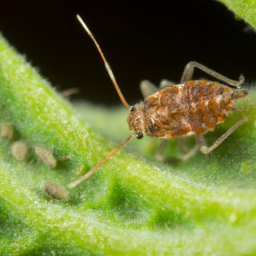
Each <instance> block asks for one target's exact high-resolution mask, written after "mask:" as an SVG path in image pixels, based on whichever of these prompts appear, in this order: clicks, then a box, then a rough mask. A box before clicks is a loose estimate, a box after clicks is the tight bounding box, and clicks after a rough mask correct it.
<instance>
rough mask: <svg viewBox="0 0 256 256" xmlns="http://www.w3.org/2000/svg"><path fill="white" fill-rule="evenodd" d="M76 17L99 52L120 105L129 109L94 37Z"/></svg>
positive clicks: (79, 18)
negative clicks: (120, 102)
mask: <svg viewBox="0 0 256 256" xmlns="http://www.w3.org/2000/svg"><path fill="white" fill-rule="evenodd" d="M76 17H77V19H78V21H79V22H80V23H81V25H82V26H83V28H84V29H85V31H86V32H87V34H88V35H89V36H90V37H91V39H92V41H93V42H94V44H95V45H96V47H97V49H98V51H99V53H100V55H101V58H102V60H103V62H104V64H105V68H106V70H107V71H108V75H109V77H110V79H111V80H112V82H113V84H114V86H115V88H116V91H117V93H118V95H119V97H120V99H121V101H122V103H123V104H124V106H125V107H126V108H128V109H130V105H129V104H128V103H127V101H126V100H125V98H124V96H123V94H122V92H121V90H120V88H119V86H118V84H117V82H116V79H115V76H114V74H113V72H112V70H111V68H110V66H109V64H108V62H107V60H106V58H105V56H104V54H103V52H102V50H101V48H100V46H99V44H98V43H97V41H96V39H95V38H94V36H93V34H92V33H91V31H90V30H89V28H88V27H87V26H86V24H85V23H84V21H83V20H82V18H81V17H80V16H79V15H76Z"/></svg>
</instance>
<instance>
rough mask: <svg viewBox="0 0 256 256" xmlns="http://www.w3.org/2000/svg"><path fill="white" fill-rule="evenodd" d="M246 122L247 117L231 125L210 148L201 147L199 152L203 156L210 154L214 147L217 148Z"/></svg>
mask: <svg viewBox="0 0 256 256" xmlns="http://www.w3.org/2000/svg"><path fill="white" fill-rule="evenodd" d="M247 120H248V118H247V117H244V118H243V119H242V120H240V121H239V122H237V123H236V124H235V125H233V126H232V127H231V128H230V129H229V130H228V131H227V132H226V133H224V134H223V135H222V136H221V137H220V138H218V139H217V140H216V141H215V142H214V143H213V144H212V146H211V147H209V148H208V147H206V146H203V147H201V151H202V152H203V153H204V154H208V153H210V152H211V151H212V150H214V149H215V148H216V147H218V146H219V145H220V144H221V143H222V142H223V141H224V140H225V139H226V138H227V137H228V136H229V135H230V134H231V133H232V132H234V131H235V130H236V129H237V128H238V127H239V126H240V125H241V124H243V123H244V122H246V121H247Z"/></svg>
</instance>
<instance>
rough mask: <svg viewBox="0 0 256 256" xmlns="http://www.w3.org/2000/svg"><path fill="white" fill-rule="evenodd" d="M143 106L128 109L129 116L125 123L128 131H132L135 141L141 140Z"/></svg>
mask: <svg viewBox="0 0 256 256" xmlns="http://www.w3.org/2000/svg"><path fill="white" fill-rule="evenodd" d="M142 110H143V104H142V103H140V104H136V105H135V106H131V107H130V114H129V116H128V118H127V123H128V125H129V129H130V130H134V131H135V133H136V135H135V137H136V138H137V139H142V138H143V134H144V115H143V111H142Z"/></svg>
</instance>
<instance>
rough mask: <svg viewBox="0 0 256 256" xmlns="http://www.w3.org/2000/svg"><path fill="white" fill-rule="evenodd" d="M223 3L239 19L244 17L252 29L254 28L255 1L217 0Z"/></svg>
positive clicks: (255, 15) (255, 24) (255, 21)
mask: <svg viewBox="0 0 256 256" xmlns="http://www.w3.org/2000/svg"><path fill="white" fill-rule="evenodd" d="M217 1H219V2H221V3H223V4H225V5H226V6H227V7H228V8H229V9H230V10H232V11H233V12H234V13H235V14H236V15H237V16H238V17H239V18H240V19H244V20H245V21H246V22H248V23H249V24H250V25H251V26H252V27H254V29H255V28H256V19H255V17H256V2H255V1H252V0H239V1H237V0H217Z"/></svg>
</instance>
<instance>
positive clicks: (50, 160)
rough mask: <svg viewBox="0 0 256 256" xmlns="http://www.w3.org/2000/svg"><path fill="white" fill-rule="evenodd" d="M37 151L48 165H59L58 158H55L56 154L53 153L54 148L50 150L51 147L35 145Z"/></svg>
mask: <svg viewBox="0 0 256 256" xmlns="http://www.w3.org/2000/svg"><path fill="white" fill-rule="evenodd" d="M35 152H36V154H37V155H38V156H39V157H40V158H41V159H42V160H43V162H44V163H45V164H46V165H48V166H52V167H56V166H57V160H56V159H55V158H54V156H53V154H52V150H49V149H46V148H43V147H39V146H35Z"/></svg>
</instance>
